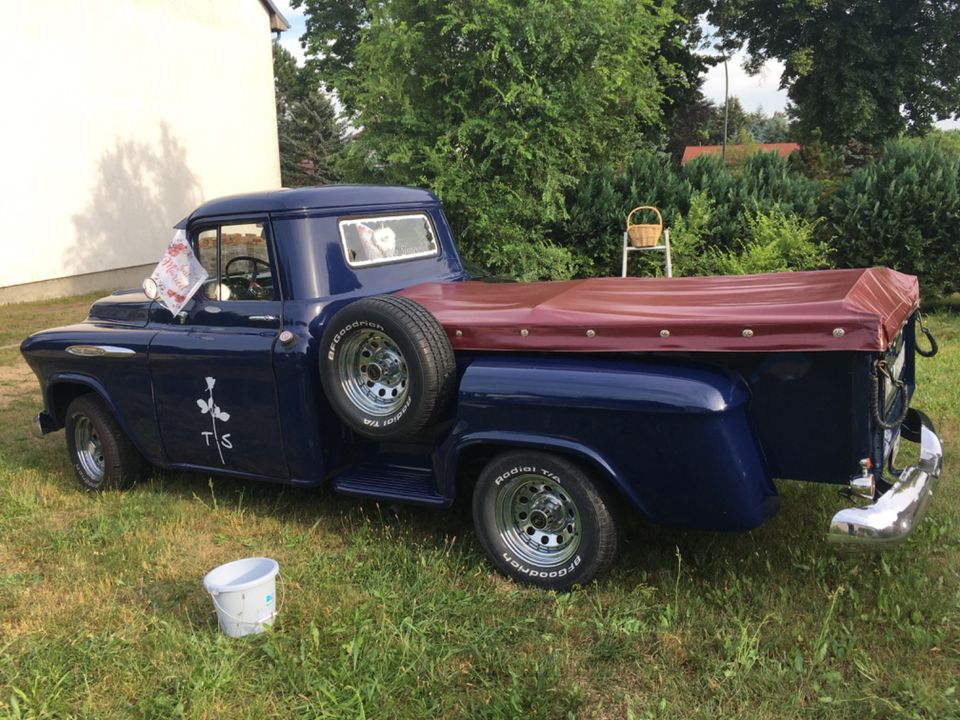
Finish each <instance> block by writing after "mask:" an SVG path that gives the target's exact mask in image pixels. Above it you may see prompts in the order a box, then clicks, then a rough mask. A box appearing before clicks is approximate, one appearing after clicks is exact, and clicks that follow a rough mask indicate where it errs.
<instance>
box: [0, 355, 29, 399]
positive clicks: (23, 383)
mask: <svg viewBox="0 0 960 720" xmlns="http://www.w3.org/2000/svg"><path fill="white" fill-rule="evenodd" d="M36 387H37V378H36V376H35V375H34V374H33V371H32V370H31V369H30V366H29V365H27V364H26V363H25V362H24V361H23V360H22V359H21V360H17V361H16V362H14V363H13V364H12V365H0V408H2V407H6V406H7V405H9V404H10V403H11V402H13V401H14V400H16V399H18V398H21V397H23V396H24V394H25V393H29V392H30V391H32V390H34V389H36Z"/></svg>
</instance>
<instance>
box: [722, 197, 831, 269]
mask: <svg viewBox="0 0 960 720" xmlns="http://www.w3.org/2000/svg"><path fill="white" fill-rule="evenodd" d="M744 222H745V224H746V226H747V235H748V239H747V240H746V241H744V242H743V243H742V244H741V247H740V248H739V251H728V252H720V251H717V250H713V254H714V255H715V256H716V267H717V269H718V270H719V271H720V272H721V273H722V274H725V275H746V274H750V273H765V272H786V271H788V270H816V269H818V268H825V267H828V266H829V265H830V262H829V254H830V251H829V248H828V247H827V245H826V243H822V242H816V241H815V240H814V231H815V230H816V227H817V223H816V222H810V221H809V220H806V219H805V218H801V217H797V216H796V215H793V214H788V213H785V212H783V210H781V208H780V207H779V206H774V207H773V208H771V210H770V211H769V212H767V213H761V212H756V213H746V214H745V216H744Z"/></svg>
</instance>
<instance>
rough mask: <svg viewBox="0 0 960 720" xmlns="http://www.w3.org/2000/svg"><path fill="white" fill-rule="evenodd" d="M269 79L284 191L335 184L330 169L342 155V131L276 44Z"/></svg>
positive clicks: (323, 99) (317, 91)
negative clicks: (290, 188) (271, 85)
mask: <svg viewBox="0 0 960 720" xmlns="http://www.w3.org/2000/svg"><path fill="white" fill-rule="evenodd" d="M273 78H274V91H275V95H276V103H277V135H278V138H279V142H280V176H281V178H282V182H283V184H284V186H286V187H299V186H304V185H326V184H328V183H331V182H334V181H335V180H337V179H338V176H337V174H336V172H335V169H334V164H335V162H336V160H337V158H338V156H339V155H340V153H341V152H342V150H343V147H344V141H343V127H342V124H341V123H340V122H339V121H338V119H337V114H336V111H335V109H334V107H333V104H332V103H331V102H330V100H329V98H328V97H327V96H326V95H325V94H324V93H323V91H322V90H321V88H320V86H319V83H318V82H317V80H316V76H315V74H314V73H313V71H312V69H310V68H301V67H299V66H298V65H297V61H296V59H295V58H294V57H293V55H291V54H290V53H289V52H288V51H287V50H286V49H285V48H283V47H282V46H281V45H279V44H278V43H274V45H273Z"/></svg>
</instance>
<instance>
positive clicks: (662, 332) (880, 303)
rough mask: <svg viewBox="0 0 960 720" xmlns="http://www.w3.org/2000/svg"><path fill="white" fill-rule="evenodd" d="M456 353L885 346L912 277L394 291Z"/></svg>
mask: <svg viewBox="0 0 960 720" xmlns="http://www.w3.org/2000/svg"><path fill="white" fill-rule="evenodd" d="M399 294H400V295H403V296H405V297H408V298H410V299H411V300H415V301H416V302H418V303H420V304H421V305H423V306H424V307H425V308H426V309H427V310H429V311H430V312H431V313H432V314H433V315H434V316H435V317H436V318H437V320H439V321H440V324H441V325H443V327H444V329H445V330H446V331H447V335H448V336H449V337H450V342H451V343H453V347H454V348H455V349H457V350H543V351H555V352H650V351H665V350H671V351H684V352H758V351H770V350H779V351H791V350H868V351H882V350H886V348H887V345H888V344H889V343H890V341H891V340H892V339H893V338H894V337H895V336H896V334H897V332H898V331H899V329H900V326H901V325H902V324H903V323H904V321H905V320H906V319H907V318H908V317H909V316H910V314H911V313H912V312H913V311H914V310H915V309H916V308H917V307H918V304H919V288H918V285H917V279H916V278H915V277H913V276H912V275H904V274H902V273H898V272H895V271H893V270H889V269H887V268H870V269H866V270H817V271H812V272H791V273H770V274H766V275H739V276H721V277H691V278H672V279H668V278H594V279H590V280H566V281H560V282H537V283H517V284H513V283H505V284H491V283H484V282H473V281H471V282H459V283H425V284H423V285H417V286H414V287H411V288H408V289H406V290H403V291H402V292H400V293H399Z"/></svg>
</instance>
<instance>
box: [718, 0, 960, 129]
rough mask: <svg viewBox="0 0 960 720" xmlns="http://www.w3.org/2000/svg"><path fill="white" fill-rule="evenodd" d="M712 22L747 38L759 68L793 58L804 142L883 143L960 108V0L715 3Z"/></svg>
mask: <svg viewBox="0 0 960 720" xmlns="http://www.w3.org/2000/svg"><path fill="white" fill-rule="evenodd" d="M710 20H711V22H712V23H713V24H714V25H715V26H717V27H719V28H721V31H722V32H724V33H726V34H728V35H730V36H731V37H732V38H734V39H735V40H736V41H739V42H744V43H746V47H747V50H748V52H749V63H748V68H749V69H753V70H758V69H759V68H760V67H761V66H762V65H763V63H764V62H766V61H767V60H770V59H777V60H780V61H782V62H783V63H784V72H783V76H782V79H781V85H782V86H783V87H785V88H786V89H787V91H788V94H789V97H790V100H791V102H792V107H791V113H792V114H793V115H794V116H795V117H796V119H797V121H798V124H799V131H800V133H801V137H803V138H804V139H806V138H807V137H809V136H810V134H811V133H812V131H813V130H814V129H816V128H819V129H820V130H821V131H822V137H823V139H824V140H825V141H826V142H828V143H830V144H833V145H840V144H844V143H846V142H847V141H848V140H850V139H855V140H859V141H861V142H866V143H871V144H874V143H877V142H879V141H881V140H883V139H885V138H890V137H895V136H897V135H898V134H900V133H901V132H903V131H909V132H913V133H923V132H925V131H927V130H928V129H929V128H930V126H931V124H932V122H933V121H934V120H935V119H938V118H947V117H951V116H954V115H955V114H956V113H957V110H958V108H960V43H958V42H957V37H958V35H960V11H958V3H957V2H956V0H948V1H947V2H943V1H941V0H797V1H795V2H789V3H784V2H780V1H779V0H714V2H713V8H712V10H711V13H710Z"/></svg>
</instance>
